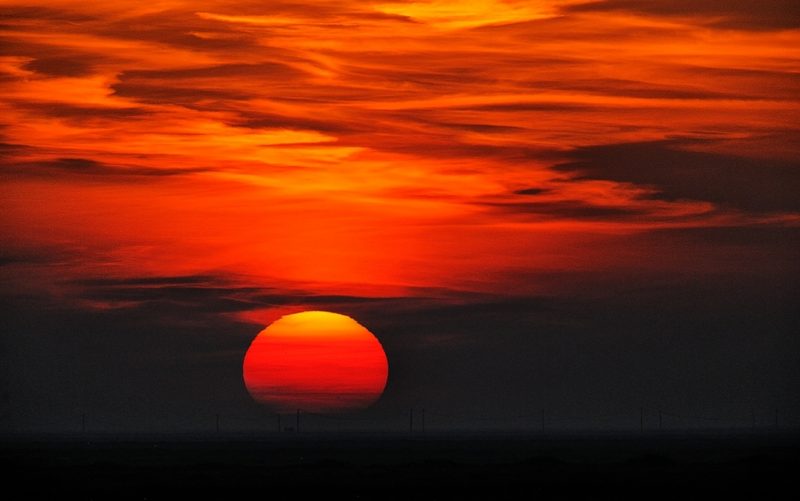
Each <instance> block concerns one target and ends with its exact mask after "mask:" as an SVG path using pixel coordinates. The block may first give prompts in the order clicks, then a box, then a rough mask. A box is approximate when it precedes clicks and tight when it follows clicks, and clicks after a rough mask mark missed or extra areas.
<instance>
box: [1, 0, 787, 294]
mask: <svg viewBox="0 0 800 501" xmlns="http://www.w3.org/2000/svg"><path fill="white" fill-rule="evenodd" d="M701 3H702V2H701ZM624 4H626V5H628V8H623V7H619V6H618V5H612V3H609V2H602V1H601V2H585V1H577V0H576V1H570V0H563V1H545V0H542V1H540V2H528V1H500V0H486V1H479V2H455V1H445V0H429V1H413V2H391V1H368V2H362V1H358V2H355V1H352V2H348V1H343V2H330V1H322V0H308V1H303V2H288V3H287V2H266V3H265V2H256V1H252V2H251V1H245V2H241V1H236V2H234V1H230V0H212V1H206V2H199V3H198V2H188V1H185V0H170V1H166V2H158V3H156V4H152V5H151V4H148V5H143V4H142V3H141V2H134V1H127V0H126V1H120V2H113V5H112V3H107V4H102V5H100V4H97V5H95V4H94V3H93V4H92V5H87V3H86V2H78V1H71V0H59V1H50V0H48V1H44V0H34V1H30V2H26V6H25V7H18V6H15V4H13V3H11V2H8V1H0V9H3V10H4V12H5V15H4V21H3V23H4V29H3V32H2V35H0V37H1V38H2V39H1V40H0V43H3V44H4V47H5V48H4V50H3V53H2V55H0V96H2V97H1V98H0V113H2V116H3V124H2V125H3V127H2V129H0V134H2V151H1V152H0V153H2V157H0V183H2V185H1V186H0V189H2V215H1V216H0V233H2V235H3V236H4V237H6V238H5V239H4V241H6V242H7V247H8V249H9V252H10V253H11V254H13V255H14V256H28V255H36V256H38V255H40V254H43V253H44V254H48V255H53V256H58V257H57V258H54V259H53V262H50V263H48V267H47V268H44V267H41V266H39V265H38V264H37V263H38V261H36V260H35V259H33V260H30V259H27V260H26V259H16V260H15V261H14V263H15V264H14V266H16V268H15V269H14V270H13V271H10V272H5V273H9V275H8V276H7V277H6V278H7V279H8V280H11V281H14V280H16V279H17V278H15V277H19V276H23V275H24V276H25V277H28V279H29V283H28V285H27V286H29V287H35V286H37V285H35V284H39V285H38V286H41V287H45V288H48V289H58V288H59V287H58V286H57V284H53V283H52V280H50V279H49V277H51V276H52V275H53V274H54V272H53V268H57V269H58V273H57V274H58V276H61V277H64V279H65V281H67V282H69V281H70V280H71V279H76V278H80V277H87V276H126V275H137V276H138V275H144V276H164V275H166V276H172V275H177V274H192V273H209V272H213V273H217V274H224V275H226V276H229V277H232V278H231V279H232V280H236V281H239V282H241V283H243V284H251V285H259V286H261V285H264V284H272V285H275V286H278V287H289V288H297V289H302V290H305V291H309V292H310V293H311V292H318V293H324V292H332V293H343V294H349V293H354V292H355V291H359V293H361V292H363V291H367V290H368V291H369V293H368V295H376V296H386V295H395V294H401V295H402V294H408V295H415V294H421V292H419V291H426V292H425V293H426V294H432V292H431V291H441V290H453V289H456V290H466V291H471V292H479V293H493V292H507V291H509V290H512V291H515V292H520V293H522V292H531V291H535V292H543V290H542V289H547V288H549V287H551V285H549V284H546V283H544V282H537V281H534V280H524V279H522V278H520V277H527V276H531V275H536V274H545V275H546V274H548V273H555V272H568V271H576V270H581V271H597V272H605V271H608V270H613V269H615V268H618V267H622V266H624V265H625V264H626V263H628V262H629V261H630V259H631V258H630V256H625V257H623V253H621V252H620V248H623V249H625V252H626V253H636V252H638V253H639V254H637V256H638V257H637V258H636V259H637V262H642V266H646V267H648V268H653V269H658V270H662V271H669V270H667V268H668V267H673V268H675V269H679V270H685V269H686V267H687V266H688V267H692V266H697V267H701V265H700V264H696V263H693V262H692V261H689V262H680V263H673V261H672V257H673V256H674V253H669V254H670V255H669V256H668V257H669V258H666V257H665V258H664V259H660V258H659V256H660V253H663V252H665V251H660V250H658V248H657V247H655V246H653V245H652V244H651V242H650V240H649V238H650V235H651V234H652V233H654V232H661V231H671V230H687V229H691V228H708V227H715V228H719V227H751V226H764V225H796V224H797V223H798V213H799V212H800V209H798V207H797V206H796V204H794V203H793V202H792V199H791V197H790V196H788V195H785V194H783V195H780V194H779V195H780V196H776V195H775V193H777V192H779V191H781V189H784V188H781V187H782V186H783V187H791V186H794V184H793V183H794V182H795V181H794V177H792V174H791V172H795V171H796V169H794V170H793V169H792V168H791V165H790V163H791V162H793V161H794V159H796V158H797V157H798V155H800V149H798V146H797V145H798V144H800V142H798V141H797V140H796V139H797V137H798V126H797V124H798V123H800V101H799V100H798V95H800V83H799V82H800V81H799V80H798V78H797V73H796V69H797V62H798V61H799V60H800V49H799V48H800V30H798V29H797V27H796V26H791V25H788V26H787V24H786V22H785V21H784V20H781V19H778V18H776V17H775V16H774V15H772V14H770V11H768V10H765V11H764V12H763V13H762V14H761V15H760V16H759V17H758V18H757V22H758V24H757V26H752V27H751V26H748V25H747V16H748V15H750V16H751V17H752V13H750V12H749V11H748V12H747V13H746V14H747V15H745V13H742V12H737V11H736V10H735V9H736V7H735V6H733V7H731V6H728V7H726V6H725V4H724V2H710V3H709V2H706V3H703V5H704V7H697V10H696V11H692V12H691V13H690V14H691V15H687V14H686V9H683V10H681V9H679V8H675V9H666V8H664V7H663V6H662V7H657V6H653V5H651V2H647V1H643V2H625V3H624ZM632 4H635V5H636V6H638V7H637V8H636V9H634V8H632V7H631V5H632ZM681 5H684V4H681ZM726 9H728V10H726ZM721 13H724V14H725V15H722V14H721ZM753 22H756V21H753ZM665 158H670V159H675V161H674V162H672V161H670V162H667V161H663V159H665ZM687 166H688V167H687ZM726 169H727V170H726ZM731 169H732V170H731ZM737 180H738V181H737ZM776 187H777V188H776ZM785 189H787V190H788V188H785ZM759 190H760V191H759ZM795 198H796V197H795ZM636 249H639V250H638V251H637V250H636ZM661 257H664V256H661ZM670 263H672V264H670ZM702 266H703V267H707V266H723V264H722V263H721V262H712V263H711V264H709V263H704V264H702ZM21 270H22V271H21ZM53 293H54V294H63V293H64V291H63V290H59V291H53Z"/></svg>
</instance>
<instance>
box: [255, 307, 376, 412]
mask: <svg viewBox="0 0 800 501" xmlns="http://www.w3.org/2000/svg"><path fill="white" fill-rule="evenodd" d="M242 372H243V377H244V384H245V386H246V387H247V391H248V392H250V395H251V396H252V397H253V399H254V400H255V401H256V402H259V403H262V404H265V405H267V406H268V407H270V408H271V409H273V410H274V411H276V412H294V411H296V410H301V411H305V412H319V413H337V412H351V411H356V410H361V409H365V408H366V407H369V406H370V405H372V404H373V403H374V402H375V401H376V400H378V398H380V396H381V394H383V390H384V388H385V387H386V379H387V377H388V374H389V365H388V362H387V361H386V354H385V353H384V351H383V347H382V346H381V344H380V342H379V341H378V340H377V338H375V336H374V335H373V334H372V333H371V332H370V331H368V330H367V329H366V328H365V327H364V326H362V325H361V324H359V323H358V322H356V321H355V320H353V319H352V318H350V317H348V316H345V315H339V314H337V313H329V312H325V311H305V312H302V313H295V314H293V315H286V316H284V317H281V318H280V319H279V320H277V321H276V322H274V323H272V324H271V325H270V326H268V327H267V328H266V329H264V330H263V331H261V332H260V333H259V334H258V336H256V338H255V339H254V340H253V342H252V344H251V345H250V348H249V349H248V350H247V353H246V354H245V356H244V364H243V367H242Z"/></svg>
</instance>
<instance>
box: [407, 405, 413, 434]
mask: <svg viewBox="0 0 800 501" xmlns="http://www.w3.org/2000/svg"><path fill="white" fill-rule="evenodd" d="M408 432H409V433H414V408H413V407H412V408H411V409H409V410H408Z"/></svg>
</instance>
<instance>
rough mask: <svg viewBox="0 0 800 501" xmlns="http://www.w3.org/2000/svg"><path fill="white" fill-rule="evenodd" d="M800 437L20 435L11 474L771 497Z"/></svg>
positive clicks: (285, 485) (502, 495)
mask: <svg viewBox="0 0 800 501" xmlns="http://www.w3.org/2000/svg"><path fill="white" fill-rule="evenodd" d="M798 445H800V440H798V436H797V435H794V434H772V435H691V436H677V435H669V436H666V435H665V436H550V437H545V436H539V437H537V436H446V435H441V436H425V437H420V436H415V437H410V436H399V435H395V436H374V435H369V436H357V435H351V436H336V437H334V436H325V435H302V434H298V435H289V436H286V435H282V436H277V435H276V436H274V437H271V438H270V437H243V436H230V437H219V436H218V437H212V438H202V437H180V438H175V437H171V438H165V437H160V438H159V437H147V438H143V437H137V438H128V439H122V438H120V437H102V436H94V437H80V438H75V437H73V438H64V437H42V436H40V437H13V438H6V439H4V440H3V442H2V444H0V461H2V465H1V466H2V473H1V474H0V475H1V477H2V478H3V484H4V485H3V486H4V487H5V489H4V490H5V491H6V492H8V489H9V488H21V489H22V491H21V492H20V495H21V498H30V497H31V496H37V495H47V494H55V495H58V496H60V497H65V496H67V495H72V496H77V498H79V499H160V498H167V499H180V498H182V497H183V496H186V495H198V494H201V495H205V496H208V497H210V498H215V497H216V498H225V499H227V498H229V497H232V498H236V497H240V496H242V495H256V496H259V498H262V499H270V500H272V499H304V498H310V497H312V496H313V497H317V496H319V495H323V496H331V495H333V494H334V493H336V494H337V495H339V494H343V495H344V498H343V499H412V500H413V499H518V498H523V499H575V498H581V499H620V498H632V499H642V500H647V499H653V498H655V499H666V498H675V497H676V496H680V497H686V496H689V497H691V498H694V497H699V496H715V497H716V496H737V498H738V497H745V498H751V499H759V498H760V499H767V498H778V497H783V496H785V495H786V494H785V493H786V492H793V491H794V490H795V487H796V481H797V478H798V474H800V468H799V467H800V456H799V455H798ZM787 489H788V490H787ZM779 494H780V495H779ZM337 497H338V496H337Z"/></svg>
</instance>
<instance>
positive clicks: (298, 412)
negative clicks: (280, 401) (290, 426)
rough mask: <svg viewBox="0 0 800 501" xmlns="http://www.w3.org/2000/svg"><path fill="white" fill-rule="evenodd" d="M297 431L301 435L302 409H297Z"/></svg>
mask: <svg viewBox="0 0 800 501" xmlns="http://www.w3.org/2000/svg"><path fill="white" fill-rule="evenodd" d="M295 429H296V430H297V433H300V409H297V417H296V418H295Z"/></svg>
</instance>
